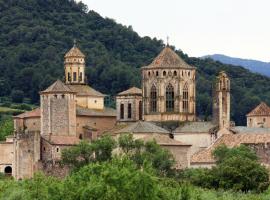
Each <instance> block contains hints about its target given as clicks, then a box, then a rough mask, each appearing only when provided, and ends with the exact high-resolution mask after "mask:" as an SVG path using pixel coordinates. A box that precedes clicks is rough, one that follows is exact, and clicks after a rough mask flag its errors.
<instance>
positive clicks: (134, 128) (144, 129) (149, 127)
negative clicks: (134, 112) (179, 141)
mask: <svg viewBox="0 0 270 200" xmlns="http://www.w3.org/2000/svg"><path fill="white" fill-rule="evenodd" d="M116 133H164V134H169V133H170V132H169V131H167V130H166V129H164V128H161V127H159V126H157V125H155V124H153V123H151V122H145V121H138V122H135V123H133V124H131V125H129V126H127V127H125V128H123V129H121V130H119V131H116Z"/></svg>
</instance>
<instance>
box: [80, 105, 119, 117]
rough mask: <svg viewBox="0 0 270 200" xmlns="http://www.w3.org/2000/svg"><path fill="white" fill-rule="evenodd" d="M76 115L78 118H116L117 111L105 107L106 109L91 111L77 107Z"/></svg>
mask: <svg viewBox="0 0 270 200" xmlns="http://www.w3.org/2000/svg"><path fill="white" fill-rule="evenodd" d="M76 115H77V116H78V115H79V116H97V117H104V116H106V117H116V110H115V109H113V108H107V107H104V109H90V108H84V107H81V106H77V107H76Z"/></svg>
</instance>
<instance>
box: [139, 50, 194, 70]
mask: <svg viewBox="0 0 270 200" xmlns="http://www.w3.org/2000/svg"><path fill="white" fill-rule="evenodd" d="M144 68H184V69H186V68H189V69H192V68H194V67H192V66H190V65H188V64H187V63H186V62H185V61H184V60H183V59H182V58H180V57H179V56H178V55H177V54H176V53H175V52H174V51H173V50H172V49H171V48H170V47H165V48H164V49H163V50H162V51H161V52H160V54H159V55H158V56H157V57H156V58H155V59H154V60H153V62H152V63H151V64H150V65H148V66H146V67H144Z"/></svg>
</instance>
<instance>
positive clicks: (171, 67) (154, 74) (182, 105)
mask: <svg viewBox="0 0 270 200" xmlns="http://www.w3.org/2000/svg"><path fill="white" fill-rule="evenodd" d="M195 77H196V70H195V68H194V67H191V66H189V65H188V64H186V63H185V62H184V61H183V60H182V59H181V58H180V57H179V56H178V55H177V54H176V53H175V52H174V51H173V50H172V49H170V48H169V47H165V48H164V49H163V51H162V52H161V53H160V54H159V55H158V57H157V58H156V59H155V60H154V61H153V62H152V63H151V64H150V65H149V66H146V67H143V68H142V94H143V113H144V120H146V121H157V122H162V121H195V120H196V103H195V96H196V89H195V88H196V87H195Z"/></svg>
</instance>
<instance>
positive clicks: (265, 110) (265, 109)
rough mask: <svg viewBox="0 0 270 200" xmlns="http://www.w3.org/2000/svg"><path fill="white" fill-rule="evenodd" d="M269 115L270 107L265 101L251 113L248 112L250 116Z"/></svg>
mask: <svg viewBox="0 0 270 200" xmlns="http://www.w3.org/2000/svg"><path fill="white" fill-rule="evenodd" d="M267 115H270V107H269V106H268V105H267V104H266V103H264V102H261V103H260V104H259V105H258V106H257V107H256V108H254V109H253V110H252V111H251V112H250V113H248V114H247V116H248V117H250V116H267Z"/></svg>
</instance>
